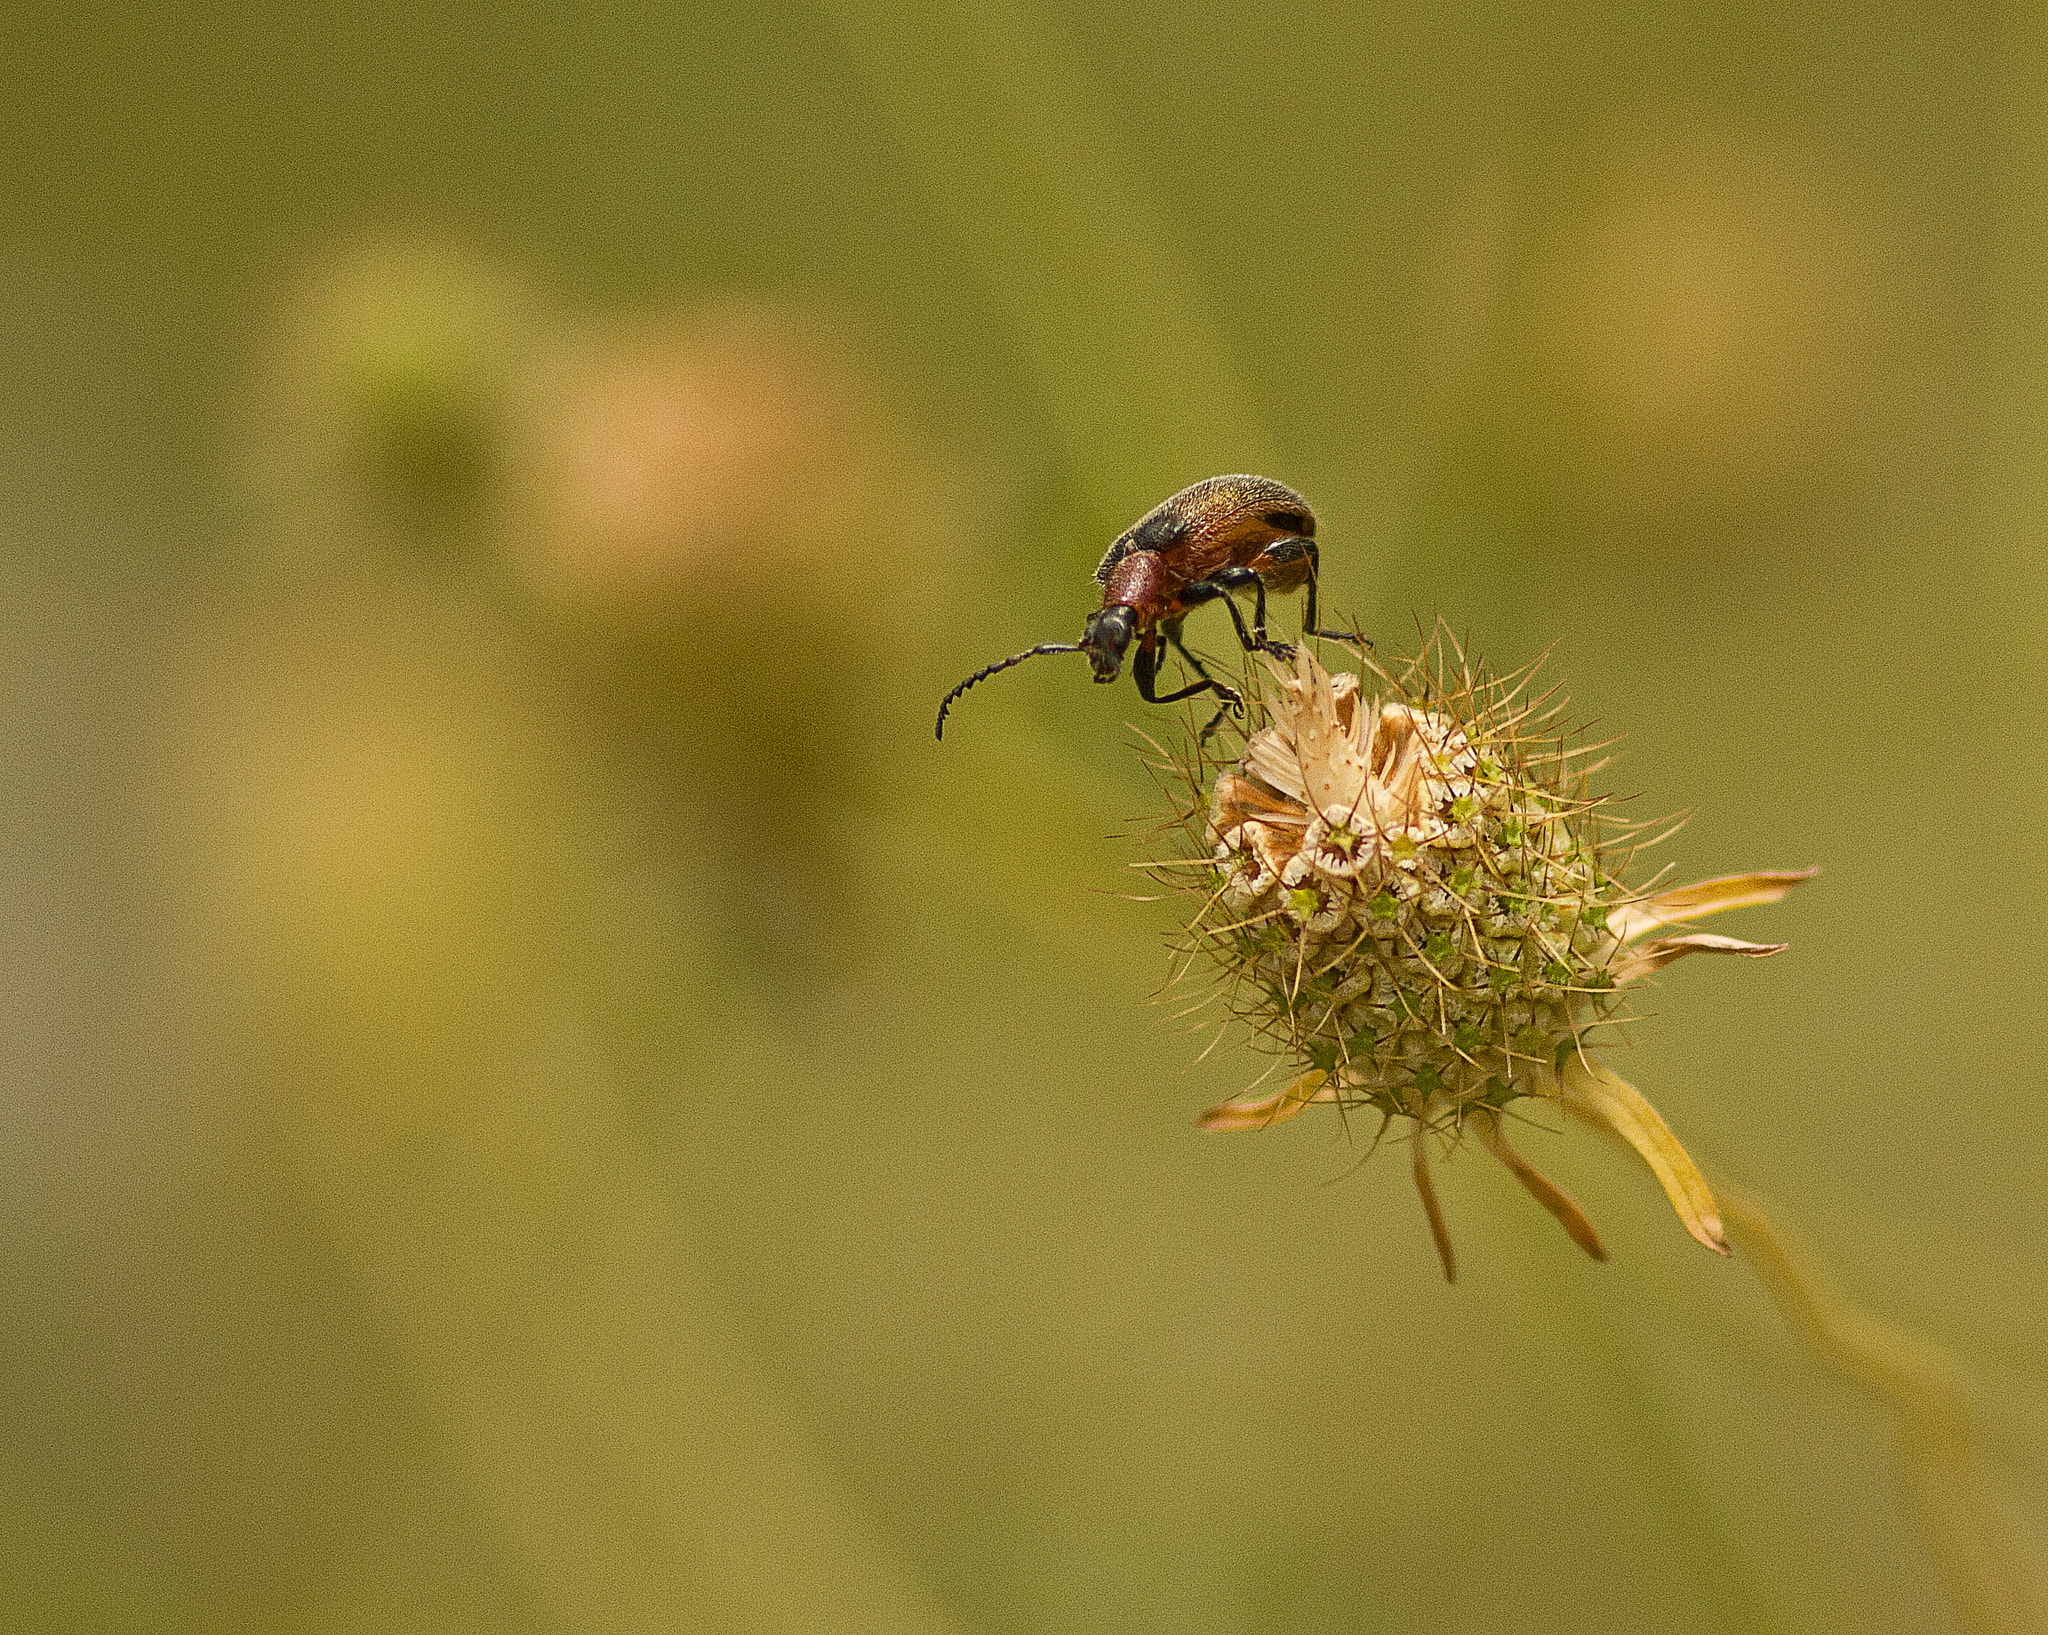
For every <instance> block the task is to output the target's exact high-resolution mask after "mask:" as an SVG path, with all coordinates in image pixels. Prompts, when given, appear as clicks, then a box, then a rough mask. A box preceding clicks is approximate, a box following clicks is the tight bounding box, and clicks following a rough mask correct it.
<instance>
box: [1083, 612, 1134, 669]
mask: <svg viewBox="0 0 2048 1635" xmlns="http://www.w3.org/2000/svg"><path fill="white" fill-rule="evenodd" d="M1137 631H1138V616H1137V614H1135V613H1133V612H1132V611H1131V610H1130V609H1129V608H1127V607H1124V606H1122V605H1121V604H1119V605H1117V606H1114V607H1104V608H1097V609H1096V610H1095V611H1094V612H1093V613H1091V614H1089V615H1088V622H1087V624H1085V625H1083V626H1082V627H1081V651H1082V652H1084V653H1086V654H1087V655H1088V662H1089V663H1090V664H1092V665H1094V666H1095V679H1096V680H1097V681H1114V680H1116V678H1117V677H1118V676H1119V675H1121V674H1122V673H1123V668H1124V653H1125V652H1126V651H1127V650H1128V649H1129V647H1130V645H1131V637H1133V636H1134V635H1136V634H1137Z"/></svg>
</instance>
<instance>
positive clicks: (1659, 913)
mask: <svg viewBox="0 0 2048 1635" xmlns="http://www.w3.org/2000/svg"><path fill="white" fill-rule="evenodd" d="M1818 873H1820V870H1819V869H1771V870H1766V871H1764V872H1763V873H1760V874H1724V875H1722V876H1720V877H1719V878H1718V879H1714V880H1699V881H1695V882H1694V883H1693V884H1692V885H1689V886H1673V887H1672V888H1671V889H1670V890H1669V891H1660V892H1658V893H1657V894H1656V895H1655V896H1653V897H1645V898H1644V899H1642V901H1640V902H1635V903H1624V904H1622V905H1621V906H1620V907H1618V908H1616V909H1614V910H1613V911H1612V912H1611V913H1610V914H1609V915H1608V916H1607V926H1608V929H1609V930H1610V931H1612V932H1613V933H1614V936H1615V938H1616V940H1617V941H1619V942H1623V943H1631V942H1634V941H1635V940H1636V938H1638V937H1641V936H1645V935H1647V934H1648V933H1649V932H1652V931H1654V930H1656V929H1657V928H1658V927H1659V926H1661V925H1678V924H1681V923H1682V922H1684V921H1687V920H1700V919H1705V918H1706V917H1707V916H1708V915H1709V914H1725V913H1727V912H1728V910H1729V909H1731V908H1753V907H1755V906H1756V905H1757V904H1759V903H1775V902H1777V901H1778V900H1779V899H1781V898H1782V897H1784V896H1785V894H1786V893H1787V892H1789V891H1791V889H1792V888H1793V887H1794V886H1796V885H1799V884H1800V883H1802V882H1803V881H1807V880H1811V879H1812V878H1813V877H1814V876H1815V875H1816V874H1818Z"/></svg>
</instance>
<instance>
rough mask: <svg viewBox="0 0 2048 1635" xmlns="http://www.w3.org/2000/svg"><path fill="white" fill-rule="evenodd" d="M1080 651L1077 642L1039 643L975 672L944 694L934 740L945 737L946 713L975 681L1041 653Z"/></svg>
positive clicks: (933, 734) (934, 731)
mask: <svg viewBox="0 0 2048 1635" xmlns="http://www.w3.org/2000/svg"><path fill="white" fill-rule="evenodd" d="M1080 651H1081V644H1080V643H1079V642H1040V643H1039V644H1038V645H1037V646H1036V647H1027V648H1026V649H1025V650H1024V651H1023V652H1021V653H1012V654H1011V655H1010V656H1009V657H1008V658H1006V659H997V660H996V662H995V663H993V664H991V665H989V666H987V667H986V668H985V669H981V670H977V671H975V672H974V674H973V675H971V676H969V677H968V678H967V679H966V680H965V681H963V682H961V683H960V685H959V686H957V687H955V688H954V689H953V690H952V691H951V692H950V693H948V694H946V696H945V699H944V701H943V702H941V703H940V705H939V724H938V726H937V727H936V728H935V729H933V733H932V736H933V737H935V738H943V737H945V736H946V712H947V711H948V710H950V709H951V708H952V707H953V700H954V699H956V698H958V697H959V696H960V695H961V694H962V693H964V692H966V691H967V689H968V688H969V687H972V686H973V685H974V684H975V683H976V682H977V681H986V680H988V678H989V677H990V676H992V675H994V674H995V673H996V672H997V671H998V670H1007V669H1009V667H1010V666H1011V665H1013V664H1022V663H1023V662H1024V661H1025V660H1026V659H1035V658H1037V657H1038V656H1039V655H1040V654H1041V653H1078V652H1080Z"/></svg>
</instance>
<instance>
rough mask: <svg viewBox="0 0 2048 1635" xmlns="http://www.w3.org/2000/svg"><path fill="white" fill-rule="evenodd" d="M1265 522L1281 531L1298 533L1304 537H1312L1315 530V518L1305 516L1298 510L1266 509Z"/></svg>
mask: <svg viewBox="0 0 2048 1635" xmlns="http://www.w3.org/2000/svg"><path fill="white" fill-rule="evenodd" d="M1266 522H1267V524H1268V525H1269V526H1271V527H1274V528H1278V529H1279V530H1280V531H1281V532H1282V533H1285V534H1300V535H1302V536H1303V537H1304V538H1310V537H1313V536H1314V534H1315V531H1316V525H1315V519H1314V518H1312V517H1305V516H1303V515H1302V514H1301V513H1300V512H1299V511H1268V512H1267V513H1266Z"/></svg>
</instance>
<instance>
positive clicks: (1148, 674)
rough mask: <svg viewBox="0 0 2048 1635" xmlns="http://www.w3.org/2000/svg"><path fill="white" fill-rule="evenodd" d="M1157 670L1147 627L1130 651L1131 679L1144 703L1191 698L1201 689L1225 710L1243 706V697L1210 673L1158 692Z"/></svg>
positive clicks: (1156, 651)
mask: <svg viewBox="0 0 2048 1635" xmlns="http://www.w3.org/2000/svg"><path fill="white" fill-rule="evenodd" d="M1198 668H1199V667H1198ZM1158 674H1159V643H1158V639H1157V637H1156V636H1155V635H1154V634H1153V633H1152V632H1151V631H1149V630H1148V631H1146V632H1145V634H1144V636H1143V638H1142V639H1141V640H1140V641H1139V643H1138V650H1137V652H1135V653H1133V654H1132V655H1131V679H1132V680H1133V681H1135V682H1136V683H1137V684H1138V696H1139V697H1140V698H1142V699H1143V700H1144V701H1145V702H1146V703H1147V704H1178V703H1179V702H1180V701H1181V700H1182V699H1183V698H1194V697H1195V696H1197V695H1198V694H1201V693H1214V694H1215V695H1216V696H1217V697H1218V698H1220V699H1222V700H1223V707H1224V708H1225V709H1226V710H1241V709H1243V708H1244V700H1243V699H1242V698H1241V697H1239V696H1238V693H1237V690H1236V689H1235V688H1232V687H1226V686H1224V685H1223V683H1222V682H1220V681H1217V680H1216V679H1215V678H1214V677H1211V676H1207V675H1205V676H1203V677H1202V679H1201V680H1200V681H1197V682H1195V683H1193V684H1192V685H1191V686H1187V687H1183V688H1181V690H1180V691H1179V692H1177V693H1162V692H1159V691H1158V690H1157V689H1156V688H1155V687H1154V685H1153V682H1154V680H1155V679H1156V678H1157V676H1158Z"/></svg>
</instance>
